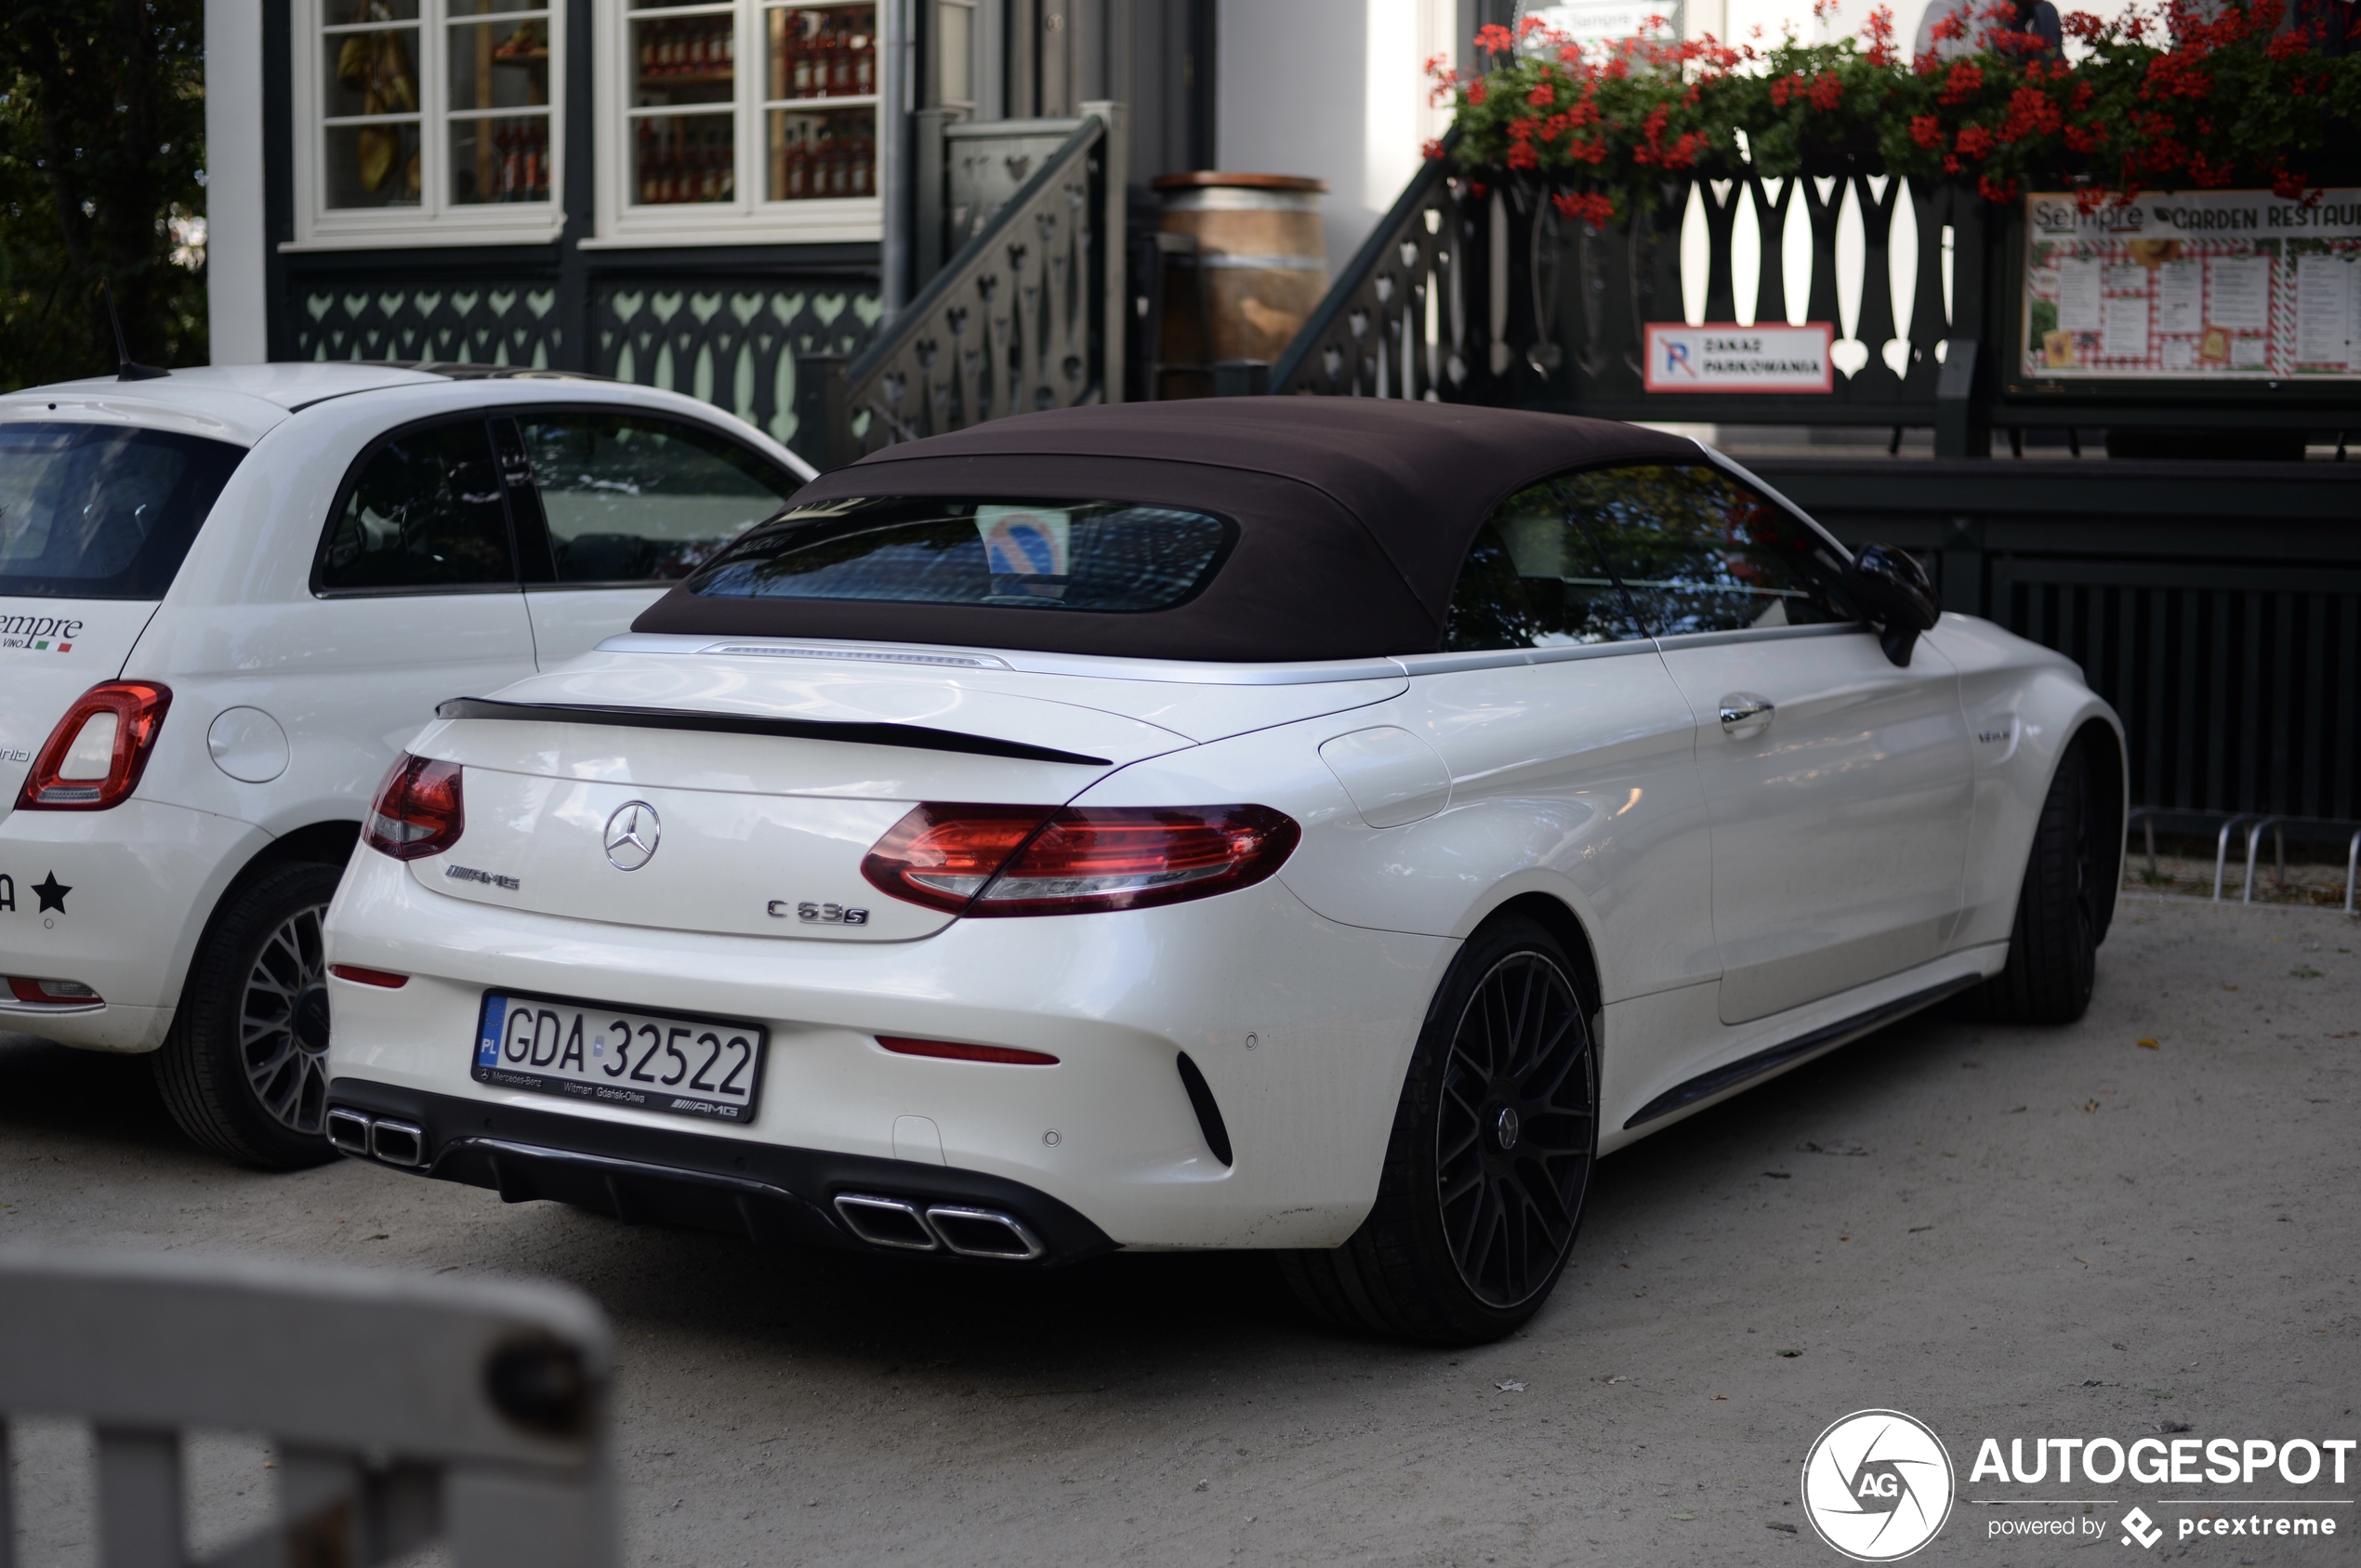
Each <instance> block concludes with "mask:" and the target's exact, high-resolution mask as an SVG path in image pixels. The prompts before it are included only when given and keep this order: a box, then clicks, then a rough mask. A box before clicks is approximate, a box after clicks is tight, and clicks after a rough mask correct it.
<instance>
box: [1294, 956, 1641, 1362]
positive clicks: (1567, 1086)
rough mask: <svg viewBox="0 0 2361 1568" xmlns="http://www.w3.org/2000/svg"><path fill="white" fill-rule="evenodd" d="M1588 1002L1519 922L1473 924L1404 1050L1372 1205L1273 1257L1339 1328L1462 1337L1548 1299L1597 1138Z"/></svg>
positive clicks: (1518, 1319)
mask: <svg viewBox="0 0 2361 1568" xmlns="http://www.w3.org/2000/svg"><path fill="white" fill-rule="evenodd" d="M1595 1009H1596V1002H1595V1000H1594V999H1593V998H1591V997H1589V995H1586V993H1585V990H1584V986H1583V982H1582V981H1581V980H1580V978H1579V971H1578V970H1577V969H1576V968H1575V966H1574V964H1573V963H1572V962H1570V961H1569V960H1568V958H1567V956H1566V954H1565V951H1564V949H1563V947H1561V946H1560V945H1559V943H1558V942H1557V940H1556V939H1555V938H1554V937H1552V936H1550V933H1549V932H1548V931H1546V930H1544V929H1542V928H1541V927H1540V926H1538V925H1536V924H1534V923H1533V922H1531V921H1529V920H1525V919H1523V918H1521V917H1510V918H1507V919H1503V920H1499V921H1497V922H1495V923H1494V924H1492V925H1490V926H1486V927H1484V929H1480V930H1479V931H1477V933H1476V934H1475V935H1474V936H1473V937H1471V938H1470V939H1469V941H1468V943H1467V945H1466V946H1465V947H1464V948H1462V949H1461V950H1460V953H1459V956H1458V958H1457V960H1456V961H1455V962H1454V963H1453V964H1452V967H1451V971H1450V973H1449V974H1448V975H1447V976H1446V977H1445V978H1444V982H1443V985H1442V987H1441V989H1440V990H1438V991H1437V992H1436V994H1435V999H1434V1003H1433V1006H1432V1007H1431V1008H1430V1009H1429V1010H1428V1014H1427V1021H1426V1025H1425V1027H1424V1028H1423V1029H1422V1030H1421V1031H1420V1032H1419V1035H1418V1048H1417V1050H1416V1051H1414V1052H1413V1053H1412V1056H1411V1059H1410V1071H1409V1074H1408V1077H1407V1079H1406V1080H1405V1083H1404V1085H1403V1088H1402V1100H1401V1103H1400V1105H1399V1106H1398V1107H1397V1108H1396V1109H1395V1112H1394V1117H1393V1132H1392V1139H1391V1140H1390V1142H1389V1143H1388V1146H1387V1149H1386V1161H1385V1169H1384V1172H1383V1174H1382V1176H1381V1177H1380V1178H1379V1180H1378V1201H1377V1204H1376V1206H1375V1207H1373V1208H1372V1209H1371V1210H1370V1211H1369V1217H1368V1219H1366V1220H1365V1221H1363V1223H1362V1226H1361V1228H1360V1230H1358V1231H1356V1232H1353V1234H1352V1239H1351V1240H1349V1241H1347V1242H1346V1243H1345V1244H1344V1245H1342V1246H1341V1247H1339V1248H1337V1249H1335V1250H1334V1251H1328V1252H1291V1253H1286V1254H1283V1255H1281V1257H1280V1259H1279V1268H1280V1272H1281V1274H1282V1275H1283V1276H1284V1277H1285V1278H1286V1281H1287V1284H1288V1285H1289V1286H1290V1287H1291V1288H1292V1289H1293V1291H1294V1293H1295V1295H1296V1297H1297V1298H1298V1299H1299V1301H1301V1302H1302V1304H1303V1305H1304V1306H1305V1307H1307V1308H1308V1309H1310V1310H1311V1311H1312V1312H1313V1313H1314V1314H1315V1315H1316V1316H1318V1317H1321V1318H1323V1319H1325V1320H1326V1321H1327V1322H1329V1323H1331V1324H1337V1325H1338V1326H1340V1327H1345V1328H1350V1329H1354V1330H1359V1331H1362V1332H1367V1333H1374V1334H1382V1335H1387V1336H1390V1337H1396V1338H1404V1339H1418V1340H1426V1341H1429V1342H1432V1343H1438V1344H1452V1345H1471V1344H1480V1343H1482V1342H1484V1341H1485V1340H1488V1339H1497V1338H1499V1337H1501V1336H1502V1335H1505V1334H1508V1333H1510V1332H1511V1331H1513V1330H1514V1329H1516V1328H1517V1327H1518V1326H1520V1325H1521V1324H1523V1323H1524V1322H1525V1320H1527V1319H1528V1318H1530V1317H1532V1316H1533V1314H1534V1313H1535V1312H1536V1311H1538V1310H1539V1309H1540V1306H1541V1303H1542V1302H1543V1301H1545V1300H1547V1299H1548V1298H1549V1295H1550V1288H1551V1287H1552V1286H1553V1285H1556V1284H1557V1281H1558V1275H1559V1274H1560V1273H1561V1272H1563V1270H1564V1268H1565V1261H1566V1258H1567V1256H1568V1254H1570V1253H1571V1252H1572V1251H1573V1250H1574V1239H1575V1235H1576V1232H1577V1231H1578V1230H1579V1229H1580V1226H1581V1222H1582V1207H1583V1203H1584V1200H1585V1199H1586V1198H1587V1196H1588V1195H1589V1188H1590V1166H1591V1163H1592V1160H1593V1158H1594V1156H1595V1154H1596V1153H1597V1149H1598V1103H1599V1088H1598V1084H1599V1074H1598V1057H1597V1053H1596V1051H1595V1049H1594V1048H1593V1046H1592V1042H1591V1037H1590V1019H1591V1017H1592V1015H1593V1013H1594V1011H1595Z"/></svg>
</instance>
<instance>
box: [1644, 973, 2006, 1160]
mask: <svg viewBox="0 0 2361 1568" xmlns="http://www.w3.org/2000/svg"><path fill="white" fill-rule="evenodd" d="M1983 983H1984V976H1982V975H1961V976H1960V977H1959V978H1958V979H1956V980H1946V981H1945V982H1943V983H1942V984H1940V985H1933V986H1929V987H1928V988H1927V989H1926V990H1924V991H1916V992H1913V993H1911V994H1910V995H1907V996H1904V997H1901V998H1899V999H1897V1000H1895V1001H1892V1002H1888V1003H1886V1004H1885V1005H1884V1006H1882V1007H1876V1008H1870V1009H1869V1010H1868V1011H1867V1012H1865V1013H1855V1014H1854V1015H1853V1017H1851V1018H1848V1019H1842V1020H1840V1021H1837V1022H1835V1023H1830V1024H1825V1025H1823V1026H1822V1027H1820V1028H1818V1029H1814V1030H1813V1031H1812V1032H1811V1033H1810V1034H1799V1035H1797V1036H1796V1037H1795V1038H1794V1039H1792V1040H1785V1041H1782V1042H1780V1043H1779V1044H1778V1045H1775V1046H1773V1047H1772V1048H1770V1049H1768V1050H1761V1051H1757V1052H1755V1053H1754V1054H1753V1055H1752V1056H1748V1057H1741V1058H1740V1059H1739V1060H1738V1061H1733V1062H1730V1063H1728V1064H1727V1065H1725V1066H1721V1067H1716V1068H1714V1069H1713V1070H1712V1071H1711V1072H1709V1073H1700V1074H1697V1075H1696V1076H1695V1077H1694V1078H1691V1079H1690V1080H1689V1081H1688V1082H1687V1083H1684V1084H1675V1085H1674V1086H1673V1087H1670V1088H1669V1089H1667V1090H1665V1091H1664V1092H1663V1093H1662V1094H1660V1095H1658V1096H1656V1097H1655V1099H1654V1100H1649V1101H1648V1102H1647V1103H1646V1104H1645V1105H1642V1106H1641V1107H1640V1109H1639V1110H1637V1111H1635V1112H1633V1113H1631V1119H1630V1120H1629V1121H1627V1122H1625V1123H1624V1124H1623V1130H1624V1131H1626V1132H1629V1131H1630V1130H1631V1129H1632V1128H1634V1127H1644V1126H1645V1125H1646V1124H1648V1123H1650V1122H1653V1121H1655V1120H1657V1119H1658V1118H1660V1117H1664V1116H1669V1115H1670V1114H1672V1113H1674V1112H1675V1111H1682V1110H1686V1109H1687V1108H1688V1107H1689V1106H1692V1105H1694V1104H1695V1103H1696V1102H1697V1101H1698V1100H1705V1099H1708V1098H1710V1097H1711V1096H1713V1095H1717V1094H1720V1093H1721V1092H1722V1091H1723V1090H1724V1089H1732V1088H1735V1087H1738V1086H1739V1085H1740V1084H1743V1083H1747V1082H1748V1081H1750V1080H1752V1079H1755V1078H1760V1077H1761V1076H1763V1075H1764V1074H1768V1073H1775V1072H1777V1071H1778V1070H1779V1069H1780V1068H1782V1067H1785V1066H1787V1065H1788V1064H1789V1063H1791V1062H1793V1061H1796V1060H1797V1059H1798V1058H1800V1057H1806V1056H1810V1055H1812V1054H1813V1053H1814V1052H1815V1051H1823V1050H1829V1049H1832V1048H1835V1047H1838V1046H1841V1045H1845V1044H1848V1043H1850V1042H1852V1041H1853V1040H1857V1039H1859V1038H1861V1036H1862V1035H1864V1034H1874V1033H1876V1032H1877V1031H1878V1030H1880V1029H1882V1028H1884V1027H1885V1026H1886V1025H1887V1024H1889V1023H1893V1022H1895V1021H1898V1020H1901V1019H1905V1018H1907V1017H1909V1016H1910V1015H1911V1014H1912V1013H1915V1012H1920V1011H1923V1010H1924V1009H1926V1008H1931V1007H1932V1006H1934V1005H1935V1004H1936V1003H1937V1002H1940V1001H1942V1000H1943V999H1944V998H1945V997H1946V996H1956V995H1959V993H1960V992H1962V991H1965V990H1968V989H1969V988H1971V987H1972V986H1977V985H1981V984H1983Z"/></svg>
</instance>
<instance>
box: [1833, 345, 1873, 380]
mask: <svg viewBox="0 0 2361 1568" xmlns="http://www.w3.org/2000/svg"><path fill="white" fill-rule="evenodd" d="M1828 361H1829V362H1830V363H1831V364H1834V365H1835V366H1836V367H1837V368H1838V369H1839V370H1840V371H1842V372H1844V374H1845V375H1846V376H1858V375H1860V374H1861V367H1862V366H1863V365H1866V364H1867V363H1868V362H1869V346H1868V345H1867V344H1866V343H1864V342H1862V341H1861V340H1860V339H1859V338H1857V337H1840V338H1838V339H1837V340H1836V341H1835V342H1834V343H1831V344H1829V345H1828Z"/></svg>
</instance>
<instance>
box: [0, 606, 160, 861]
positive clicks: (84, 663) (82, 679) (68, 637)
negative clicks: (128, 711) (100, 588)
mask: <svg viewBox="0 0 2361 1568" xmlns="http://www.w3.org/2000/svg"><path fill="white" fill-rule="evenodd" d="M155 613H156V607H155V605H154V604H153V603H152V602H141V601H137V600H119V599H113V600H110V599H46V598H35V597H31V596H24V597H18V596H10V595H5V594H0V817H5V816H7V814H8V812H10V811H11V810H15V808H16V803H17V791H19V790H20V789H21V788H23V787H24V776H25V774H26V773H27V772H28V771H31V769H32V767H33V758H36V757H38V756H40V755H41V748H42V746H43V745H45V744H47V742H48V739H49V732H50V731H53V730H55V729H56V728H57V727H58V720H59V719H60V718H64V717H65V713H66V709H68V708H70V707H72V706H73V701H74V699H75V698H76V697H79V696H81V695H82V693H84V692H87V691H88V690H90V688H91V687H93V686H96V685H98V684H99V682H100V681H102V680H112V679H114V678H115V677H117V676H119V675H121V674H122V673H123V662H124V660H125V659H126V658H128V657H130V654H131V646H132V644H133V643H135V642H137V641H138V640H139V633H140V632H141V631H142V630H143V629H145V627H146V626H147V624H148V622H149V620H150V619H152V617H153V616H154V614H155ZM170 722H172V719H171V716H170V715H168V714H167V715H166V716H165V723H167V724H169V723H170Z"/></svg>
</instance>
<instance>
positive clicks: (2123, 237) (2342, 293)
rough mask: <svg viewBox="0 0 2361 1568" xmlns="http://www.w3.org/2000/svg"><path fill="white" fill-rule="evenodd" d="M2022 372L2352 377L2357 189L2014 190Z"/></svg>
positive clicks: (2360, 290) (2360, 320) (2357, 305)
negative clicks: (2285, 195)
mask: <svg viewBox="0 0 2361 1568" xmlns="http://www.w3.org/2000/svg"><path fill="white" fill-rule="evenodd" d="M2022 342H2023V348H2024V353H2023V364H2022V367H2021V368H2022V371H2023V374H2025V375H2026V376H2040V377H2042V378H2044V379H2050V380H2100V379H2105V380H2143V381H2192V380H2209V379H2210V380H2248V381H2260V380H2281V381H2287V380H2295V381H2311V380H2320V379H2331V380H2333V379H2348V380H2350V379H2361V191H2328V192H2326V193H2325V194H2324V195H2323V196H2322V198H2321V199H2320V200H2319V201H2318V202H2316V203H2315V204H2313V205H2311V206H2309V207H2307V206H2305V205H2304V204H2302V202H2294V201H2287V200H2284V199H2282V198H2280V197H2277V196H2274V195H2272V194H2271V193H2270V192H2269V191H2182V192H2179V193H2177V194H2174V195H2170V196H2159V195H2153V194H2150V195H2143V196H2139V197H2137V198H2135V199H2134V200H2132V201H2130V202H2129V203H2124V204H2107V205H2104V206H2101V207H2099V208H2097V209H2095V210H2093V211H2091V212H2084V211H2082V210H2081V209H2080V208H2079V207H2077V205H2076V203H2075V199H2074V196H2073V194H2072V193H2071V192H2065V193H2058V192H2042V193H2038V194H2035V195H2031V196H2027V197H2026V198H2025V322H2024V336H2023V339H2022Z"/></svg>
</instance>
